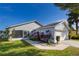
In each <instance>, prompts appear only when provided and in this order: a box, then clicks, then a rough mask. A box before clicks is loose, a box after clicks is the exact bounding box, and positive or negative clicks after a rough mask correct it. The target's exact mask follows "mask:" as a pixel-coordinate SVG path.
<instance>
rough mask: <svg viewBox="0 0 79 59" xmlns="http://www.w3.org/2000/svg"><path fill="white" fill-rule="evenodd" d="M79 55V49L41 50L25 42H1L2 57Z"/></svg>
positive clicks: (0, 53) (0, 54) (0, 52)
mask: <svg viewBox="0 0 79 59" xmlns="http://www.w3.org/2000/svg"><path fill="white" fill-rule="evenodd" d="M72 55H79V48H74V47H68V48H66V49H65V50H62V51H59V50H40V49H38V48H36V47H33V46H31V45H30V44H28V43H26V42H24V41H12V42H9V41H6V42H0V56H72Z"/></svg>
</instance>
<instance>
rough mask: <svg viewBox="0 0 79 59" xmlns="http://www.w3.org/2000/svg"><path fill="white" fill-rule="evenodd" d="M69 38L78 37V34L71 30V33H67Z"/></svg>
mask: <svg viewBox="0 0 79 59" xmlns="http://www.w3.org/2000/svg"><path fill="white" fill-rule="evenodd" d="M69 35H70V38H71V39H79V34H78V35H76V32H75V31H71V33H70V34H69Z"/></svg>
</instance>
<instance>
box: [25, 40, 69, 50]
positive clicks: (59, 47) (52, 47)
mask: <svg viewBox="0 0 79 59" xmlns="http://www.w3.org/2000/svg"><path fill="white" fill-rule="evenodd" d="M25 41H26V42H28V43H30V44H31V45H33V46H35V47H37V48H39V49H45V50H64V49H65V48H67V47H68V46H69V45H67V44H63V43H61V44H56V45H47V44H46V43H42V42H38V41H32V40H25Z"/></svg>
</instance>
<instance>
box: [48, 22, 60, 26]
mask: <svg viewBox="0 0 79 59" xmlns="http://www.w3.org/2000/svg"><path fill="white" fill-rule="evenodd" d="M60 22H61V21H60ZM60 22H55V23H51V24H48V25H46V26H56V25H57V24H59V23H60Z"/></svg>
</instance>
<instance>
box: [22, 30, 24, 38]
mask: <svg viewBox="0 0 79 59" xmlns="http://www.w3.org/2000/svg"><path fill="white" fill-rule="evenodd" d="M22 37H23V38H24V30H23V31H22Z"/></svg>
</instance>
